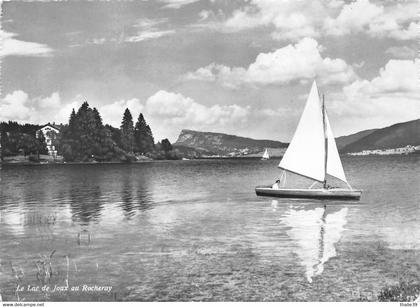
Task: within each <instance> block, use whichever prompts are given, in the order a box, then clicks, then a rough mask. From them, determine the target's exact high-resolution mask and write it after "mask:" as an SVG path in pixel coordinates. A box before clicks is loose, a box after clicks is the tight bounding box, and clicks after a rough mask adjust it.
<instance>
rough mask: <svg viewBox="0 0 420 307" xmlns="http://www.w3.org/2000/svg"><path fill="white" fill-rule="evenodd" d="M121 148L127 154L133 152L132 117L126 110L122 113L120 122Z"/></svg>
mask: <svg viewBox="0 0 420 307" xmlns="http://www.w3.org/2000/svg"><path fill="white" fill-rule="evenodd" d="M121 146H122V149H124V150H125V151H127V152H133V151H134V125H133V116H131V113H130V110H129V109H128V108H127V109H125V111H124V115H123V119H122V122H121Z"/></svg>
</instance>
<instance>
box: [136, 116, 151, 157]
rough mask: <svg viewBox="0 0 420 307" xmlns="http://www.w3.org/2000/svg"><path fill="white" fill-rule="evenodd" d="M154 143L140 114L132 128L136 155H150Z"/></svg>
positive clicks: (148, 128)
mask: <svg viewBox="0 0 420 307" xmlns="http://www.w3.org/2000/svg"><path fill="white" fill-rule="evenodd" d="M154 147H155V141H154V139H153V134H152V130H151V129H150V126H149V125H148V124H147V123H146V120H145V119H144V117H143V114H142V113H140V115H139V117H138V119H137V123H136V126H135V127H134V150H135V151H136V152H138V153H142V154H144V153H150V152H152V151H153V150H154Z"/></svg>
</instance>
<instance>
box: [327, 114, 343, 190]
mask: <svg viewBox="0 0 420 307" xmlns="http://www.w3.org/2000/svg"><path fill="white" fill-rule="evenodd" d="M325 122H326V124H327V137H328V159H327V174H328V175H331V176H333V177H336V178H338V179H340V180H342V181H344V182H347V179H346V175H345V174H344V170H343V165H342V164H341V160H340V155H339V154H338V150H337V145H336V144H335V139H334V135H333V133H332V129H331V125H330V121H329V120H328V116H327V113H326V112H325Z"/></svg>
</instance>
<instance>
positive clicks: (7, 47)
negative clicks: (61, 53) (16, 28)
mask: <svg viewBox="0 0 420 307" xmlns="http://www.w3.org/2000/svg"><path fill="white" fill-rule="evenodd" d="M16 36H17V34H15V33H10V32H5V31H3V30H0V41H1V48H0V57H6V56H48V55H50V54H51V53H52V51H53V50H52V49H51V48H50V47H48V46H47V45H45V44H40V43H35V42H26V41H22V40H18V39H15V37H16Z"/></svg>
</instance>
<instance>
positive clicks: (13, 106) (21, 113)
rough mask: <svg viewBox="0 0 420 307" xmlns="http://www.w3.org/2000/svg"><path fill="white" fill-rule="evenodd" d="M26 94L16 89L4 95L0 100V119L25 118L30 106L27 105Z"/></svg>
mask: <svg viewBox="0 0 420 307" xmlns="http://www.w3.org/2000/svg"><path fill="white" fill-rule="evenodd" d="M27 101H28V94H26V93H25V92H24V91H21V90H18V91H14V92H13V93H11V94H8V95H6V97H4V98H3V99H2V100H1V102H0V117H1V118H2V120H24V119H27V117H28V116H29V114H30V112H31V111H32V110H31V108H29V107H28V106H27Z"/></svg>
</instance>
